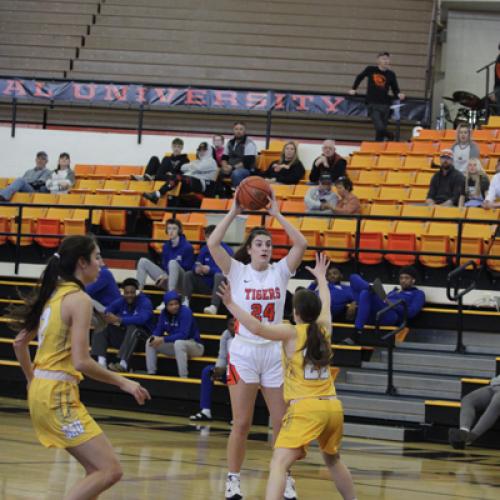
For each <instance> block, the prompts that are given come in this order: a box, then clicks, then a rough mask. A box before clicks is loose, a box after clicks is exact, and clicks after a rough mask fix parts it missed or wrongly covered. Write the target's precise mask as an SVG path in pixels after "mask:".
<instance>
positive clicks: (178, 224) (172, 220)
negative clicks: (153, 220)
mask: <svg viewBox="0 0 500 500" xmlns="http://www.w3.org/2000/svg"><path fill="white" fill-rule="evenodd" d="M169 224H174V225H175V226H177V227H178V228H179V234H182V222H181V221H180V220H179V219H167V221H166V222H165V230H166V229H167V226H168V225H169Z"/></svg>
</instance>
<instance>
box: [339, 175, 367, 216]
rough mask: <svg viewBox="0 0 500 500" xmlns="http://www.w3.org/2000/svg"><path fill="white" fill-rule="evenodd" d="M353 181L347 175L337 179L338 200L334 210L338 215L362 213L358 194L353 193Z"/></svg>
mask: <svg viewBox="0 0 500 500" xmlns="http://www.w3.org/2000/svg"><path fill="white" fill-rule="evenodd" d="M352 188H353V185H352V181H351V179H349V177H347V176H342V177H339V178H338V179H337V180H336V181H335V189H336V190H337V196H338V201H337V205H336V206H335V210H333V213H334V214H338V215H354V214H359V213H361V203H360V201H359V199H358V197H357V196H355V195H354V194H352Z"/></svg>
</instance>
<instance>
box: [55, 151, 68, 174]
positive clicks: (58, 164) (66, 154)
mask: <svg viewBox="0 0 500 500" xmlns="http://www.w3.org/2000/svg"><path fill="white" fill-rule="evenodd" d="M61 158H67V159H68V160H70V159H71V158H70V157H69V153H61V154H60V155H59V160H60V159H61ZM60 169H61V165H60V163H59V162H57V167H56V172H59V170H60Z"/></svg>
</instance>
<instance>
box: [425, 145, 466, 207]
mask: <svg viewBox="0 0 500 500" xmlns="http://www.w3.org/2000/svg"><path fill="white" fill-rule="evenodd" d="M440 161H441V166H440V167H439V172H436V173H435V174H434V175H433V176H432V179H431V184H430V186H429V192H428V193H427V200H426V201H425V202H426V204H427V205H441V206H443V207H453V206H455V207H456V206H458V200H459V199H460V195H461V193H462V188H463V185H464V182H465V179H464V176H463V174H462V173H461V172H459V171H458V170H456V169H455V167H454V166H453V151H452V150H451V149H443V150H442V151H441V153H440Z"/></svg>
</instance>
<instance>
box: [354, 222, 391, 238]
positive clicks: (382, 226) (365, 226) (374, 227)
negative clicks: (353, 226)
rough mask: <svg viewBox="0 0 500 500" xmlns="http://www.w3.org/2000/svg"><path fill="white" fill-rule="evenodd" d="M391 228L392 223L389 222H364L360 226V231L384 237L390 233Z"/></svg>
mask: <svg viewBox="0 0 500 500" xmlns="http://www.w3.org/2000/svg"><path fill="white" fill-rule="evenodd" d="M393 226H394V222H393V221H391V220H365V221H363V222H362V224H361V231H363V232H364V233H382V235H386V234H388V233H390V232H391V231H392V228H393Z"/></svg>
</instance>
